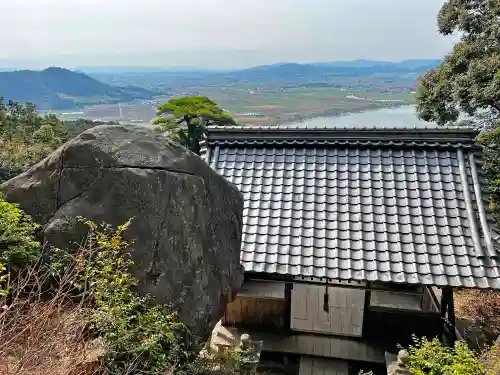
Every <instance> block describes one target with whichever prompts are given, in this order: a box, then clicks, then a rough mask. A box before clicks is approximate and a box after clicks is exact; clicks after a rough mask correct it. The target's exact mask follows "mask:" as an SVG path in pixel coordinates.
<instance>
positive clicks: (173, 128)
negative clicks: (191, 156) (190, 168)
mask: <svg viewBox="0 0 500 375" xmlns="http://www.w3.org/2000/svg"><path fill="white" fill-rule="evenodd" d="M158 115H159V116H165V117H160V118H159V119H157V120H155V121H154V123H155V124H156V125H160V126H161V127H162V128H163V130H165V131H166V132H167V135H168V136H169V137H170V138H172V139H174V140H175V141H177V142H179V143H180V144H181V145H183V146H186V147H187V148H188V149H189V150H191V151H193V152H194V153H196V154H200V142H201V141H202V140H203V139H204V137H205V134H206V127H207V126H211V125H234V124H235V122H234V120H233V119H232V118H231V116H229V115H228V114H226V113H224V112H223V111H222V109H221V108H219V106H218V105H217V104H216V103H215V102H213V101H212V100H210V99H209V98H207V97H206V96H194V97H185V98H174V99H170V100H169V102H168V103H167V104H163V105H161V106H159V107H158Z"/></svg>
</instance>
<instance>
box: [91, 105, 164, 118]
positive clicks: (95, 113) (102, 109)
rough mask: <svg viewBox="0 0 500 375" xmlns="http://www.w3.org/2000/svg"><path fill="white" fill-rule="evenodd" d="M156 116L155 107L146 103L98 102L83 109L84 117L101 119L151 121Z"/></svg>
mask: <svg viewBox="0 0 500 375" xmlns="http://www.w3.org/2000/svg"><path fill="white" fill-rule="evenodd" d="M156 117H157V116H156V109H155V108H154V107H153V106H151V105H147V104H100V105H94V106H90V107H87V108H85V110H84V118H88V119H93V120H96V119H100V120H103V121H110V120H115V121H116V120H118V121H124V122H127V121H131V122H151V121H152V120H154V119H155V118H156Z"/></svg>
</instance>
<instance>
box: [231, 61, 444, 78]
mask: <svg viewBox="0 0 500 375" xmlns="http://www.w3.org/2000/svg"><path fill="white" fill-rule="evenodd" d="M440 63H441V60H405V61H401V62H385V61H374V60H354V61H337V62H319V63H312V64H296V63H280V64H273V65H262V66H256V67H253V68H249V69H244V70H240V71H235V72H231V73H227V75H229V76H233V77H234V78H237V79H245V80H267V79H270V78H280V79H293V78H297V77H302V78H306V79H312V80H321V79H328V78H332V77H334V76H342V77H358V76H369V75H373V74H399V75H400V74H411V73H413V74H421V73H424V72H426V71H427V70H429V69H432V68H434V67H436V66H438V65H439V64H440Z"/></svg>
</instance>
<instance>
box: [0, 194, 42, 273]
mask: <svg viewBox="0 0 500 375" xmlns="http://www.w3.org/2000/svg"><path fill="white" fill-rule="evenodd" d="M36 228H37V225H36V224H35V223H33V221H32V220H31V218H30V217H29V216H28V215H26V214H24V213H23V211H21V209H19V207H18V206H17V205H16V204H12V203H9V202H6V201H4V200H3V199H2V196H1V194H0V263H2V264H4V265H7V267H9V269H20V268H23V267H26V266H27V265H29V264H31V263H33V262H34V261H36V259H37V258H38V256H39V250H40V243H39V242H38V241H36V239H35V230H36Z"/></svg>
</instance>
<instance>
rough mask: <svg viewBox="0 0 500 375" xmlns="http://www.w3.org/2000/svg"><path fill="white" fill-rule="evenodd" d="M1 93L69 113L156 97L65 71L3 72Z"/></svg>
mask: <svg viewBox="0 0 500 375" xmlns="http://www.w3.org/2000/svg"><path fill="white" fill-rule="evenodd" d="M0 93H2V95H3V96H4V97H5V99H6V100H13V101H18V102H30V103H33V104H35V105H36V106H37V108H38V109H69V108H76V107H82V106H84V105H86V104H99V103H118V102H130V101H132V100H134V99H151V98H152V97H153V93H152V92H151V91H149V90H146V89H143V88H138V87H133V86H125V87H116V86H110V85H108V84H105V83H102V82H99V81H97V80H96V79H94V78H91V77H89V76H87V75H85V74H82V73H76V72H72V71H70V70H67V69H61V68H48V69H45V70H42V71H32V70H19V71H14V72H0Z"/></svg>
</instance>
